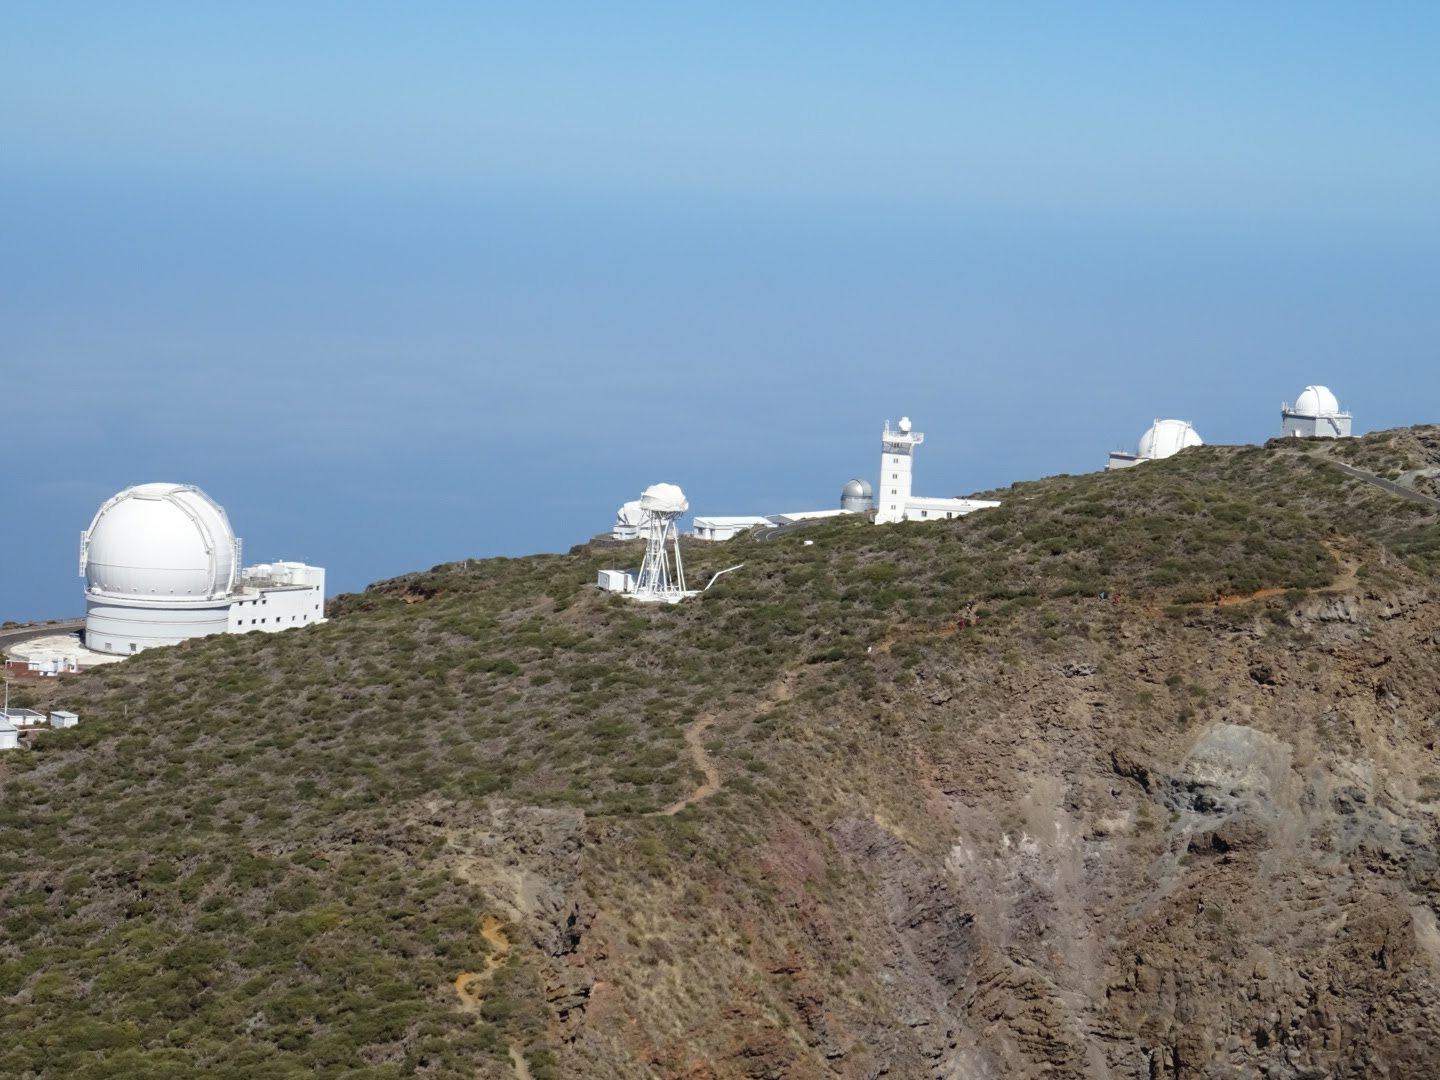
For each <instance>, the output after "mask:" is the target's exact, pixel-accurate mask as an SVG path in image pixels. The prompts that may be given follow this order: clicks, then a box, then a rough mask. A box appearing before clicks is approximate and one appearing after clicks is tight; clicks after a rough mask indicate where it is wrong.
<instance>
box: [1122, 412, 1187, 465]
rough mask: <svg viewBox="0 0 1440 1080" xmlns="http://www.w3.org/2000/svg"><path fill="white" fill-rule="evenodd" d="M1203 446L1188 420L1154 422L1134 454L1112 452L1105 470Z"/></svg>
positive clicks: (1158, 458) (1141, 438) (1155, 459)
mask: <svg viewBox="0 0 1440 1080" xmlns="http://www.w3.org/2000/svg"><path fill="white" fill-rule="evenodd" d="M1204 445H1205V440H1204V439H1202V438H1200V433H1199V432H1197V431H1196V430H1195V428H1194V427H1193V426H1192V425H1191V423H1190V421H1189V420H1156V421H1155V422H1154V423H1153V424H1151V425H1150V426H1149V428H1147V429H1146V431H1145V434H1144V435H1141V436H1140V442H1139V444H1138V445H1137V446H1136V447H1135V453H1133V454H1128V453H1126V452H1125V451H1123V450H1112V451H1111V452H1110V460H1109V461H1108V462H1107V463H1106V465H1105V468H1106V469H1107V470H1108V469H1128V468H1130V466H1132V465H1139V464H1141V463H1142V462H1146V461H1158V460H1160V459H1161V458H1167V457H1172V456H1174V455H1175V454H1178V453H1179V452H1180V451H1181V450H1184V449H1186V448H1187V447H1191V446H1204Z"/></svg>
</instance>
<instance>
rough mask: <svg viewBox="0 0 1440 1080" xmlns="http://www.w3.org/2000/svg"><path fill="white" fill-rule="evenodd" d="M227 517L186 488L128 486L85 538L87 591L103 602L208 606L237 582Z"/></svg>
mask: <svg viewBox="0 0 1440 1080" xmlns="http://www.w3.org/2000/svg"><path fill="white" fill-rule="evenodd" d="M237 546H238V545H237V541H236V539H235V531H234V530H233V529H232V528H231V527H230V519H229V518H227V517H226V516H225V511H224V510H223V509H221V507H220V504H219V503H217V502H216V501H215V500H214V499H212V498H210V496H208V495H206V494H205V493H204V492H203V491H201V490H200V489H199V488H197V487H193V486H191V485H188V484H141V485H139V486H138V487H131V488H126V489H125V490H124V491H122V492H120V494H118V495H116V496H115V497H114V498H112V499H110V500H109V501H108V502H106V503H105V505H103V506H102V507H100V509H99V511H98V512H97V513H96V514H95V519H94V520H93V521H92V522H90V528H89V529H87V530H86V531H85V533H84V535H83V537H82V539H81V555H80V572H81V573H82V574H84V575H85V591H86V592H87V593H91V594H96V595H100V596H107V597H116V598H126V599H142V600H163V601H166V602H171V603H173V602H175V601H180V600H206V599H214V598H216V597H221V596H224V595H226V594H227V593H229V592H230V591H231V589H232V588H233V587H234V584H235V570H236V567H235V561H236V553H237Z"/></svg>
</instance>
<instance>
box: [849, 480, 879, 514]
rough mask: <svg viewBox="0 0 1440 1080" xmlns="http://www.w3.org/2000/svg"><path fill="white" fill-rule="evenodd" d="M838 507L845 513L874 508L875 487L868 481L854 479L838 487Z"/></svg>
mask: <svg viewBox="0 0 1440 1080" xmlns="http://www.w3.org/2000/svg"><path fill="white" fill-rule="evenodd" d="M840 509H841V510H844V511H845V512H846V513H847V514H863V513H865V512H866V511H869V510H874V509H875V489H874V488H872V487H871V486H870V481H868V480H860V479H855V480H851V481H850V482H848V483H847V484H846V485H845V486H844V487H843V488H841V489H840Z"/></svg>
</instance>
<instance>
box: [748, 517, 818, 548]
mask: <svg viewBox="0 0 1440 1080" xmlns="http://www.w3.org/2000/svg"><path fill="white" fill-rule="evenodd" d="M830 520H832V519H831V518H805V519H803V520H801V521H792V522H789V523H788V524H786V525H771V526H770V527H769V528H767V529H756V530H755V531H754V532H752V533H751V534H750V539H751V540H754V541H756V542H757V543H761V544H768V543H769V542H770V541H771V540H777V539H779V538H780V537H782V536H784V535H785V534H786V533H789V532H794V531H795V530H796V529H803V528H805V527H806V526H807V525H814V524H815V523H816V522H818V521H830Z"/></svg>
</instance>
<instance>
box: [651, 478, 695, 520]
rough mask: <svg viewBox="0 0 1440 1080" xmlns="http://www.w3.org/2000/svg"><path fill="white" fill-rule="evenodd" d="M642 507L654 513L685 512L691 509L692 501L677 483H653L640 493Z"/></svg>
mask: <svg viewBox="0 0 1440 1080" xmlns="http://www.w3.org/2000/svg"><path fill="white" fill-rule="evenodd" d="M640 509H642V510H644V511H646V512H647V513H652V514H683V513H685V511H686V510H689V509H690V501H689V500H688V499H686V498H685V492H683V491H681V490H680V488H679V487H678V486H676V485H675V484H651V485H650V486H649V487H648V488H646V489H645V490H644V491H643V492H641V494H640Z"/></svg>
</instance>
